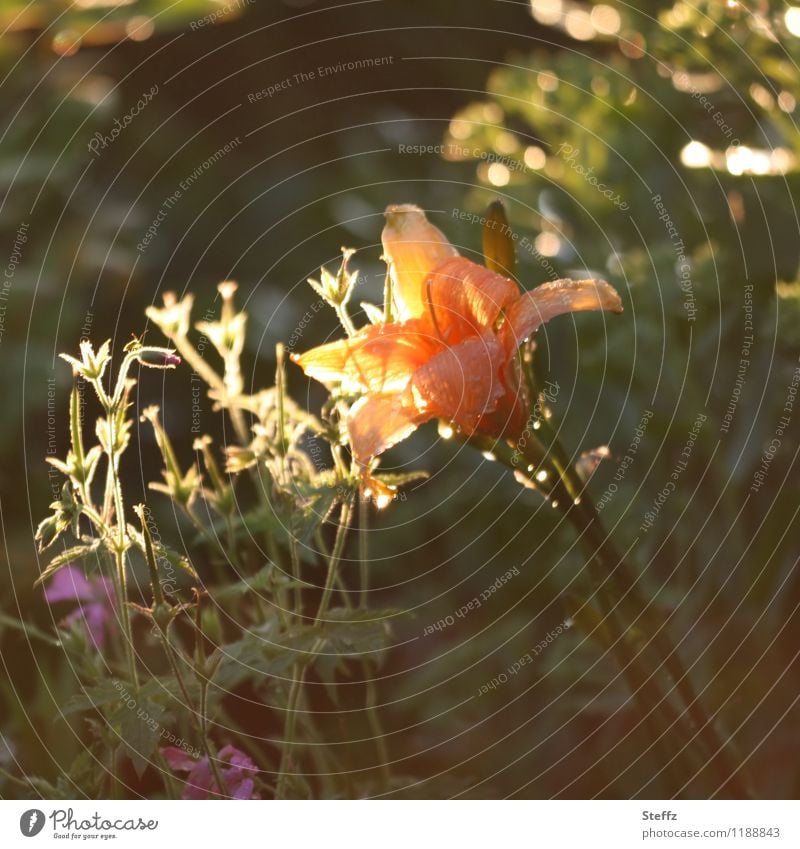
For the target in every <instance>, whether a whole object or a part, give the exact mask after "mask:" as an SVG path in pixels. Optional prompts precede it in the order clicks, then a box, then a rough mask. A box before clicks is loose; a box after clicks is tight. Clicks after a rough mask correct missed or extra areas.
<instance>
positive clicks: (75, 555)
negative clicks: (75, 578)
mask: <svg viewBox="0 0 800 849" xmlns="http://www.w3.org/2000/svg"><path fill="white" fill-rule="evenodd" d="M100 544H101V541H100V540H99V539H97V540H92V542H90V543H82V544H81V545H74V546H72V548H67V549H65V550H64V551H62V552H61V554H57V555H56V556H55V557H54V558H53V559H52V560H51V561H50V562H49V563H48V564H47V568H46V569H45V570H44V572H42V574H41V575H39V577H38V578H37V579H36V580H35V581H34V583H33V585H34V587H38V586H39V585H40V584H41V583H43V582H44V581H46V580H47V579H48V578H52V577H53V575H55V573H56V572H58V570H59V569H61V568H62V567H63V566H66V565H67V564H68V563H75V562H77V561H80V560H83V559H85V558H86V557H89V556H91V555H93V554H94V555H96V554H97V550H98V549H99V548H100Z"/></svg>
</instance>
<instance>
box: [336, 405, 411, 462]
mask: <svg viewBox="0 0 800 849" xmlns="http://www.w3.org/2000/svg"><path fill="white" fill-rule="evenodd" d="M421 421H424V417H423V418H420V413H419V411H418V410H416V409H414V407H413V406H404V405H403V403H402V401H401V399H400V397H399V396H397V395H368V396H365V397H363V398H361V399H360V400H358V401H356V403H355V404H353V406H352V407H351V409H350V415H349V416H348V418H347V431H348V433H349V435H350V447H351V448H352V451H353V456H354V457H355V458H356V461H357V462H358V463H359V464H360V465H362V466H366V465H368V464H369V462H370V460H372V458H373V457H377V456H378V454H381V453H382V452H383V451H386V449H387V448H391V447H392V445H396V444H397V443H398V442H401V441H402V440H403V439H405V438H406V437H408V436H410V435H411V434H412V433H413V432H414V431H415V430H416V429H417V425H418V424H420V423H421Z"/></svg>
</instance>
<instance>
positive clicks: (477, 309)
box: [425, 257, 519, 341]
mask: <svg viewBox="0 0 800 849" xmlns="http://www.w3.org/2000/svg"><path fill="white" fill-rule="evenodd" d="M517 298H519V287H518V286H517V284H516V283H514V281H513V280H509V279H508V278H507V277H503V275H502V274H497V273H496V272H494V271H490V270H489V269H488V268H484V267H483V266H482V265H478V264H477V263H474V262H472V261H471V260H468V259H466V258H465V257H453V258H451V259H447V260H445V261H444V262H442V263H440V264H439V265H437V266H436V268H435V269H434V270H433V271H432V272H431V273H430V274H429V275H428V276H427V278H426V279H425V305H426V307H427V308H428V310H429V311H430V312H431V314H432V319H433V321H434V324H435V326H436V329H437V331H438V332H439V333H440V334H441V335H442V338H443V339H444V340H445V341H450V340H451V339H456V338H459V337H460V338H463V337H464V336H476V335H479V334H481V333H482V332H483V331H484V330H485V329H487V328H489V329H491V328H493V327H494V324H495V322H496V321H497V318H498V316H499V315H500V313H501V312H504V311H505V310H506V309H507V308H508V307H509V306H510V305H511V304H512V303H513V302H514V301H515V300H516V299H517Z"/></svg>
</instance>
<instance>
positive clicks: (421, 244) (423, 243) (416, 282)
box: [381, 203, 458, 321]
mask: <svg viewBox="0 0 800 849" xmlns="http://www.w3.org/2000/svg"><path fill="white" fill-rule="evenodd" d="M384 214H385V216H386V226H385V227H384V228H383V233H382V234H381V241H382V242H383V254H384V259H386V261H387V263H388V264H389V274H390V275H391V280H392V287H393V291H394V299H395V302H396V304H397V312H398V317H399V318H400V320H401V321H404V320H406V319H409V318H417V317H419V316H421V315H422V314H423V312H424V311H425V301H424V292H423V283H424V281H425V278H426V277H427V276H428V274H430V272H431V271H433V269H434V268H435V267H436V266H437V265H439V263H441V262H442V261H444V260H445V259H448V258H449V257H454V256H458V251H457V250H456V249H455V248H454V247H453V245H451V244H450V242H449V241H448V239H447V236H445V235H444V233H442V231H441V230H440V229H439V228H438V227H436V226H434V225H433V224H431V223H430V221H428V219H427V218H426V217H425V213H424V212H423V211H422V210H421V209H420V208H419V207H418V206H415V205H414V204H412V203H401V204H393V205H392V206H387V207H386V212H385V213H384Z"/></svg>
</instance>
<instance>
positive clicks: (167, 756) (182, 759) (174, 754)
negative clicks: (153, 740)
mask: <svg viewBox="0 0 800 849" xmlns="http://www.w3.org/2000/svg"><path fill="white" fill-rule="evenodd" d="M161 754H162V755H163V756H164V760H166V762H167V763H168V764H169V766H170V768H171V769H174V770H175V772H191V771H192V770H193V769H194V768H195V766H196V764H197V761H196V760H195V759H194V758H192V757H190V756H189V755H187V754H186V752H184V751H183V749H179V748H178V747H177V746H163V747H162V748H161Z"/></svg>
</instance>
